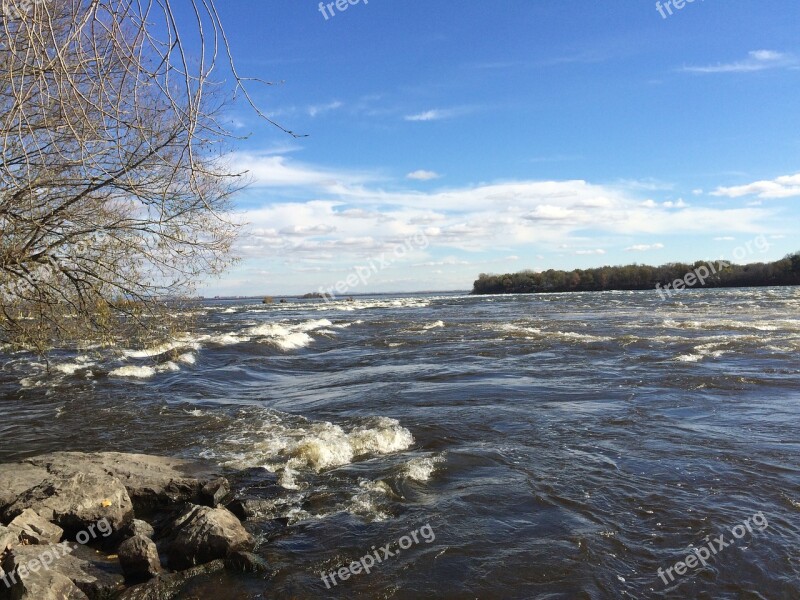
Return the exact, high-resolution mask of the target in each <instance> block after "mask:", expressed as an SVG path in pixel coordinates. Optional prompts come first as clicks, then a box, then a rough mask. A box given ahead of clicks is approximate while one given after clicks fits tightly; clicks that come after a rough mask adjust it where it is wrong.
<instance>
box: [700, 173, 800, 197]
mask: <svg viewBox="0 0 800 600" xmlns="http://www.w3.org/2000/svg"><path fill="white" fill-rule="evenodd" d="M711 195H712V196H727V197H728V198H741V197H742V196H756V197H758V198H763V199H769V198H793V197H795V196H800V173H798V174H796V175H785V176H783V177H778V178H776V179H772V180H767V181H756V182H754V183H748V184H746V185H737V186H732V187H718V188H717V189H716V190H715V191H713V192H712V193H711Z"/></svg>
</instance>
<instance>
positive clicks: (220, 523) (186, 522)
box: [167, 506, 255, 569]
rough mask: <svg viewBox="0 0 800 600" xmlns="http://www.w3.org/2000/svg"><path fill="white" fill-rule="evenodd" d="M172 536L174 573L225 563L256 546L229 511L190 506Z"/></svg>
mask: <svg viewBox="0 0 800 600" xmlns="http://www.w3.org/2000/svg"><path fill="white" fill-rule="evenodd" d="M168 535H169V541H168V544H167V556H168V557H169V564H170V567H171V568H173V569H186V568H189V567H192V566H194V565H201V564H204V563H207V562H211V561H213V560H216V559H224V558H226V557H227V556H228V555H229V554H230V553H231V552H234V551H236V550H252V548H253V547H254V545H255V543H254V540H253V537H252V536H251V535H250V534H249V533H248V532H247V530H246V529H245V528H244V527H243V526H242V524H241V522H240V521H239V519H237V518H236V516H235V515H234V514H233V513H231V512H230V511H229V510H227V509H225V508H209V507H207V506H189V507H188V509H187V510H185V511H184V512H183V513H182V514H181V515H180V516H179V517H178V518H177V519H176V520H175V521H173V523H172V525H171V527H170V529H169V534H168Z"/></svg>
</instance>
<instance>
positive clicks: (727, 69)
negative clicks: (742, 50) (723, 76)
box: [681, 50, 798, 74]
mask: <svg viewBox="0 0 800 600" xmlns="http://www.w3.org/2000/svg"><path fill="white" fill-rule="evenodd" d="M797 64H798V61H797V59H796V58H795V57H794V56H792V55H791V54H786V53H784V52H776V51H775V50H753V51H751V52H748V54H747V58H745V59H744V60H740V61H736V62H731V63H717V64H715V65H704V66H689V67H683V69H681V70H682V71H684V72H686V73H699V74H709V73H752V72H756V71H764V70H766V69H780V68H787V67H793V66H796V65H797Z"/></svg>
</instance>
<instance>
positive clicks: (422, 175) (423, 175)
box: [406, 169, 441, 181]
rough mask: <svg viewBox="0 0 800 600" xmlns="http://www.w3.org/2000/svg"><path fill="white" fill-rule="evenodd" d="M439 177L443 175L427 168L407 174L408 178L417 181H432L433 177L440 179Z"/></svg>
mask: <svg viewBox="0 0 800 600" xmlns="http://www.w3.org/2000/svg"><path fill="white" fill-rule="evenodd" d="M439 177H441V175H439V174H438V173H437V172H436V171H426V170H425V169H419V170H417V171H412V172H411V173H409V174H408V175H406V179H414V180H417V181H430V180H431V179H439Z"/></svg>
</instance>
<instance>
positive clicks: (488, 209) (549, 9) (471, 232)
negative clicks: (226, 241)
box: [184, 0, 800, 296]
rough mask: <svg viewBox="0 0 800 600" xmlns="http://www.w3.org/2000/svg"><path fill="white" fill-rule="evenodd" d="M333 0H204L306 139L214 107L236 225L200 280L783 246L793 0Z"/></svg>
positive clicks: (298, 285)
mask: <svg viewBox="0 0 800 600" xmlns="http://www.w3.org/2000/svg"><path fill="white" fill-rule="evenodd" d="M339 6H340V7H341V6H344V7H345V10H339V8H337V5H336V4H335V3H332V4H330V5H329V6H326V5H324V4H323V5H320V4H319V2H313V1H311V0H284V1H282V2H278V1H277V0H236V1H231V2H225V3H221V2H220V3H219V6H218V8H219V11H220V16H221V18H222V22H223V24H224V25H225V28H226V31H227V34H228V37H229V40H230V43H231V47H232V51H233V55H234V57H235V59H236V64H237V67H238V69H239V71H240V73H241V74H243V75H247V76H251V77H257V78H261V79H264V80H268V81H270V82H275V85H269V86H267V85H260V84H257V83H254V84H252V85H250V87H249V88H248V89H249V90H250V92H251V94H252V95H253V98H254V100H255V102H256V103H257V105H258V106H259V108H261V109H262V110H264V112H266V113H267V114H268V115H269V116H270V117H271V118H273V119H274V120H275V121H277V122H278V123H280V124H281V125H282V126H284V127H286V128H288V129H290V130H292V131H295V132H297V133H300V134H303V135H305V136H307V137H302V138H293V137H291V136H289V135H287V134H285V133H283V132H281V131H280V130H278V129H276V128H274V127H272V126H270V125H269V124H267V123H265V122H264V121H263V120H261V119H259V117H258V116H257V115H256V114H255V113H254V112H253V111H252V110H251V109H250V108H249V107H248V106H246V105H245V104H243V103H241V102H239V103H232V104H231V105H229V106H228V107H227V108H226V113H225V118H226V120H227V122H228V123H229V124H230V127H231V128H232V130H233V131H234V132H235V133H236V134H237V135H239V136H243V137H246V139H243V140H240V141H238V142H236V146H235V148H233V153H232V154H231V155H230V157H229V159H230V161H231V164H232V165H233V166H235V168H236V169H238V170H246V171H248V177H249V180H250V187H249V188H248V189H247V190H245V191H243V192H242V193H240V194H239V195H238V196H237V199H236V212H237V215H236V216H237V218H238V219H241V220H242V221H244V222H247V225H246V226H245V227H244V229H243V231H242V237H241V239H240V241H239V243H238V244H237V247H236V253H237V254H238V255H239V256H241V261H240V262H239V263H238V264H237V265H236V266H235V267H234V268H233V269H231V270H230V271H229V272H228V273H227V274H226V275H224V276H223V277H222V278H221V279H217V280H209V281H207V282H205V283H204V284H203V285H202V286H201V287H200V290H199V292H200V293H202V294H204V295H207V296H213V295H259V294H270V295H281V294H302V293H307V292H314V291H320V289H327V290H330V289H334V290H336V287H337V286H338V291H334V293H336V294H337V295H341V294H348V295H349V294H361V293H373V292H405V291H422V290H468V289H470V288H471V287H472V282H473V281H474V280H475V279H476V278H477V276H478V275H479V274H480V273H505V272H515V271H521V270H524V269H532V270H546V269H550V268H555V269H573V268H589V267H598V266H603V265H619V264H630V263H646V264H663V263H667V262H673V261H694V260H700V259H717V258H726V259H734V258H735V259H736V260H735V262H758V261H767V260H775V259H778V258H781V257H782V256H784V255H786V254H788V253H790V252H794V251H797V250H800V236H799V235H798V217H799V216H800V37H799V36H798V33H797V31H798V30H797V28H798V24H800V3H798V2H797V1H796V0H724V1H723V0H695V1H694V2H688V0H687V1H686V2H684V3H682V2H681V1H680V0H672V2H670V3H666V2H661V3H660V5H659V6H660V7H661V8H660V9H659V8H658V6H657V5H656V3H655V2H651V1H649V0H648V1H644V0H637V1H633V0H627V1H625V2H620V1H611V0H608V1H606V2H578V1H569V2H568V1H562V2H552V1H551V2H545V1H543V0H497V1H496V2H491V3H490V2H479V1H471V2H463V1H460V2H455V1H452V0H437V1H436V2H432V1H431V0H425V1H423V0H404V1H403V2H399V1H390V0H368V1H367V0H350V3H347V2H345V1H344V0H341V1H340V3H339ZM670 13H671V14H670ZM184 16H185V17H188V15H184ZM762 238H763V239H764V240H767V242H768V246H769V248H768V249H767V250H766V251H763V252H762V251H761V249H763V248H765V247H766V246H764V245H763V243H759V244H755V243H753V242H754V240H756V239H762ZM348 279H349V282H348Z"/></svg>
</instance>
